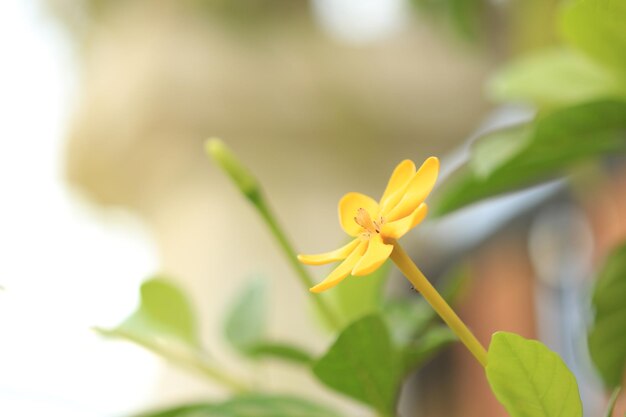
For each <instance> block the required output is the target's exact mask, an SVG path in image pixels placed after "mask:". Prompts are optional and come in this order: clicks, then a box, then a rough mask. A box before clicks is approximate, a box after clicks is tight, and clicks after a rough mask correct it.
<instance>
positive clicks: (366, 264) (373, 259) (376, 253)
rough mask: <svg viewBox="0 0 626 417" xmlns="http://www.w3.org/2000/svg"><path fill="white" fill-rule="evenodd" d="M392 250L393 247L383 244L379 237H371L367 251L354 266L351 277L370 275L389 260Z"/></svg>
mask: <svg viewBox="0 0 626 417" xmlns="http://www.w3.org/2000/svg"><path fill="white" fill-rule="evenodd" d="M392 250H393V245H387V244H385V243H384V242H383V239H382V238H381V237H380V235H378V234H376V235H374V236H372V237H371V238H370V240H369V244H368V245H367V251H365V254H364V255H363V256H362V257H361V259H359V262H358V263H357V264H356V265H355V266H354V269H353V270H352V275H355V276H363V275H368V274H371V273H372V272H374V271H375V270H377V269H378V268H379V267H380V266H381V265H382V264H383V263H384V262H385V261H386V260H387V258H389V255H391V251H392Z"/></svg>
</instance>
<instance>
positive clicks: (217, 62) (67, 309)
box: [0, 0, 626, 417]
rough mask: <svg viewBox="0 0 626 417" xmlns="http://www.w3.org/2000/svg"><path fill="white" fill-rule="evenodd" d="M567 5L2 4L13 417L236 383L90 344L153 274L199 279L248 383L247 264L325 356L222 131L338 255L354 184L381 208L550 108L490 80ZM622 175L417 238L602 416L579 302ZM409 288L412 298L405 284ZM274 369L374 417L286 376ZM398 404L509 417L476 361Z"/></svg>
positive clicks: (6, 347) (141, 401)
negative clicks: (402, 171)
mask: <svg viewBox="0 0 626 417" xmlns="http://www.w3.org/2000/svg"><path fill="white" fill-rule="evenodd" d="M556 3H557V2H556V1H552V0H525V1H522V0H519V1H516V0H502V1H495V0H494V1H487V0H446V1H443V0H442V1H428V0H414V1H408V0H360V1H354V0H309V1H304V0H255V1H250V0H245V1H244V0H232V1H208V0H184V1H181V0H132V1H111V0H109V1H102V0H39V1H35V0H29V1H19V0H4V1H3V2H2V3H1V4H0V34H1V36H0V45H1V48H0V51H1V54H2V55H1V58H0V59H1V60H2V69H1V72H0V75H1V76H0V114H2V115H3V117H2V118H1V122H0V137H2V139H1V140H2V143H3V147H2V149H3V151H2V153H1V154H0V188H1V189H2V202H3V203H2V209H1V210H0V254H1V255H0V285H2V287H3V288H4V290H3V291H2V292H0V414H2V415H7V416H34V415H41V414H44V413H45V414H46V415H53V416H54V415H58V416H98V417H100V416H114V415H115V416H117V415H124V414H128V413H132V412H136V411H138V410H143V409H146V408H154V407H158V406H164V405H169V404H175V403H179V402H182V401H187V400H195V399H198V398H207V397H216V398H219V397H220V395H223V393H222V392H220V390H219V389H217V388H215V387H213V386H211V385H210V384H207V383H206V382H205V381H203V380H201V379H199V378H197V377H196V376H194V375H190V374H187V373H185V372H183V371H181V370H179V369H176V368H174V367H172V366H170V365H167V364H166V363H164V362H163V361H161V360H159V359H158V358H156V357H155V356H153V355H151V354H150V353H147V352H145V351H143V350H142V349H140V348H139V347H136V346H134V345H131V344H127V343H122V342H117V341H110V340H105V339H103V338H102V337H100V336H98V335H97V334H96V333H94V332H93V331H91V330H90V327H92V326H95V325H99V326H107V325H114V324H116V323H117V322H119V321H121V320H122V319H123V318H124V317H125V316H127V315H128V314H129V312H131V311H132V310H133V308H134V306H135V305H136V302H137V289H138V287H139V284H140V282H141V281H142V280H143V279H145V278H147V277H148V276H150V275H151V274H153V273H156V272H160V273H164V274H166V275H167V276H169V277H172V279H175V280H177V282H179V283H180V285H181V286H182V287H183V288H184V289H185V290H186V291H188V293H189V294H190V295H191V298H192V301H193V303H194V305H195V306H196V307H197V310H198V312H199V314H200V316H201V317H202V318H203V321H202V334H203V339H204V340H205V341H206V343H207V345H209V346H210V347H211V349H212V351H213V352H214V353H215V355H216V356H217V357H219V358H220V360H221V361H223V362H224V363H226V364H227V365H228V366H229V367H230V368H232V369H234V370H236V371H237V372H241V373H244V372H246V371H245V369H243V368H242V367H241V363H240V361H239V360H238V359H237V357H235V356H233V354H232V353H231V352H229V351H228V349H227V348H226V347H225V346H223V343H224V342H223V341H221V338H220V336H219V335H220V332H221V328H220V318H221V317H223V315H224V314H225V312H226V310H227V308H228V300H229V299H231V298H232V296H233V295H234V294H235V293H236V291H237V290H238V289H239V288H240V287H241V285H242V283H243V282H244V281H245V280H247V279H249V278H250V277H252V276H258V275H262V276H266V277H269V278H270V280H271V281H272V309H271V328H270V332H271V333H272V334H273V335H275V336H277V337H279V338H280V337H288V338H290V339H296V340H299V341H301V343H303V344H305V345H307V346H309V347H310V348H311V350H314V351H318V352H319V351H321V350H323V348H324V347H325V346H326V345H327V343H328V338H327V336H325V334H324V332H323V331H322V330H320V329H319V328H316V327H311V322H310V320H309V318H308V317H309V316H310V311H309V309H308V308H306V307H305V306H306V305H307V300H306V297H308V295H307V294H306V293H305V292H303V291H302V290H301V288H300V286H299V285H298V283H297V281H296V280H295V279H292V278H293V277H292V272H291V271H290V270H289V267H288V265H287V264H286V263H285V261H284V259H283V258H282V257H281V255H280V253H279V250H278V248H277V247H276V245H275V243H274V241H273V240H272V238H271V236H269V235H268V233H267V231H266V229H265V228H264V226H263V225H262V224H261V223H260V222H259V220H258V218H257V216H256V213H254V211H253V210H252V209H251V208H250V207H249V206H248V205H247V204H246V202H245V201H244V200H243V199H242V198H241V195H240V194H239V193H238V191H237V190H236V189H235V188H234V187H233V186H232V184H231V183H230V182H229V181H228V179H227V178H225V176H224V175H223V173H221V172H220V171H219V170H218V169H217V168H216V167H215V166H214V165H213V164H211V163H210V161H208V160H207V158H206V156H205V154H204V152H203V143H204V141H205V140H206V138H207V137H210V136H218V137H221V138H223V139H224V141H225V142H226V143H227V144H228V145H229V146H230V147H231V148H232V149H233V150H234V151H235V152H236V153H237V154H238V155H239V156H240V157H241V159H242V160H243V161H245V162H246V164H247V165H248V166H249V167H250V169H251V170H252V171H253V172H254V173H255V174H256V175H257V177H258V178H259V179H260V180H261V181H262V183H263V186H264V189H265V191H266V194H267V195H268V197H269V199H270V201H271V203H272V206H273V207H274V208H275V210H276V212H277V214H278V215H279V217H280V219H281V223H282V224H283V225H284V226H285V227H286V229H287V230H288V231H289V235H290V237H291V238H292V240H293V241H294V242H295V245H296V247H297V248H298V249H299V250H302V251H304V252H317V251H323V250H326V249H328V248H331V247H333V246H335V244H336V243H338V242H341V239H342V238H343V236H342V231H341V230H340V228H339V227H338V224H337V222H336V220H335V218H336V214H335V209H336V202H337V201H338V199H339V198H340V197H341V195H343V193H345V192H346V191H349V190H358V191H361V192H364V193H366V194H370V195H377V193H378V192H379V190H382V189H383V187H384V183H385V181H386V179H387V178H388V175H389V173H390V171H391V170H392V169H393V167H394V166H395V164H396V163H397V162H398V161H400V160H401V159H404V158H411V159H414V160H416V161H420V160H423V159H425V158H426V157H428V156H430V155H438V156H440V157H441V158H442V160H443V175H444V176H445V175H447V173H449V172H450V171H451V170H452V169H453V168H454V167H455V166H456V165H458V163H459V161H462V160H463V158H464V155H465V153H466V149H467V144H468V143H469V141H471V139H472V138H473V137H475V136H476V135H477V134H478V133H479V132H481V131H484V130H485V129H488V128H490V127H493V126H500V125H505V124H509V123H515V122H519V121H523V120H527V119H528V118H530V117H532V115H533V114H534V109H533V108H532V107H531V106H528V105H525V104H523V103H509V104H505V105H503V104H499V103H495V102H494V101H492V100H490V97H489V94H488V91H487V87H486V86H487V85H488V82H489V79H490V76H491V75H492V74H493V72H494V71H495V70H496V69H497V68H499V67H500V66H502V64H503V63H504V62H507V60H509V59H510V58H511V57H514V56H518V55H520V54H523V53H526V52H529V51H533V50H535V49H537V48H540V47H543V46H546V45H550V44H552V43H554V42H556V41H557V39H556V35H555V34H554V28H553V24H552V23H551V22H552V18H553V15H554V11H555V9H556V6H557V4H556ZM622 174H623V173H622ZM625 178H626V175H620V174H619V170H618V173H617V174H616V175H615V176H614V177H611V178H607V179H606V180H605V181H604V182H602V186H601V187H598V188H596V189H595V190H594V192H593V195H588V196H584V198H578V197H580V196H576V198H573V197H572V195H571V193H569V192H564V191H563V187H562V186H561V185H562V184H559V183H551V184H548V185H547V186H544V187H541V188H539V189H533V190H531V191H530V192H526V193H525V194H523V195H521V196H520V195H517V196H514V197H511V198H509V199H508V200H506V201H498V202H497V203H488V204H483V205H481V206H480V207H478V208H475V209H472V210H471V211H465V212H462V213H460V214H458V215H454V216H450V218H445V219H444V220H443V221H439V222H436V223H434V222H433V223H430V224H427V225H425V226H424V227H423V228H420V230H419V232H417V233H414V234H413V235H412V236H409V237H407V238H406V246H407V247H408V248H410V249H411V251H412V253H413V254H414V256H415V258H416V260H417V261H419V262H418V263H419V264H420V265H421V266H422V267H423V268H424V270H425V271H426V272H427V275H430V276H433V277H438V276H440V275H442V274H443V273H444V272H445V270H446V269H447V266H449V265H451V264H452V263H454V261H455V260H456V259H458V258H460V257H462V256H463V257H467V258H468V259H470V270H471V274H472V276H473V277H474V278H475V279H472V280H470V281H471V285H470V286H469V288H467V290H466V294H465V297H463V301H462V305H461V306H460V309H461V312H462V315H463V316H464V317H467V320H468V322H469V323H470V326H471V327H472V328H473V329H474V330H475V331H476V333H477V335H478V337H479V338H480V339H481V340H483V341H484V342H487V341H488V340H489V335H490V334H491V332H493V331H494V330H496V329H506V330H511V331H516V332H519V333H520V334H522V335H524V336H527V337H534V338H541V339H542V340H544V342H546V343H547V344H548V345H549V346H550V347H551V348H553V349H555V350H557V351H558V352H559V353H560V354H561V355H563V357H564V358H565V360H566V362H568V364H570V365H571V366H572V367H573V368H574V369H573V371H574V372H575V373H576V374H577V376H579V377H582V378H584V380H585V381H588V383H584V384H581V391H582V395H583V401H584V402H585V405H586V407H587V411H588V412H589V413H590V414H589V415H597V413H598V412H599V411H598V410H601V409H602V407H603V404H604V401H605V399H604V396H603V394H602V391H601V389H600V388H599V384H598V382H597V381H596V380H595V379H594V377H593V375H592V371H591V369H590V367H589V366H585V365H584V364H583V365H576V366H574V365H573V364H574V363H579V362H576V361H574V358H575V357H576V356H578V355H579V352H578V350H580V349H584V346H581V344H580V341H579V342H576V341H577V340H579V339H580V337H581V334H583V333H584V323H585V320H586V318H585V317H586V316H585V314H586V313H585V308H586V307H585V305H584V303H585V301H584V295H583V293H584V291H585V289H586V288H587V287H588V286H589V278H590V276H591V275H592V274H591V271H592V269H593V266H594V264H595V263H597V262H598V260H599V259H601V258H602V257H603V256H604V254H605V253H606V251H607V250H608V249H609V248H610V247H611V246H612V245H613V244H614V243H615V242H617V241H619V240H621V239H623V238H624V236H626V219H625V217H626V216H625V214H624V213H626V210H625V209H626V201H625V200H624V197H623V196H624V195H626V193H624V189H625V188H626V179H625ZM574 200H575V203H574ZM581 201H582V203H581ZM598 201H602V202H603V204H598ZM585 202H588V204H585ZM592 202H595V204H592ZM564 260H565V261H564ZM564 265H568V266H567V268H565V267H564ZM316 272H319V275H318V276H319V277H320V278H321V277H322V274H323V271H316ZM390 285H391V287H392V288H390V291H396V292H404V291H410V289H409V288H407V285H406V284H405V283H404V282H403V280H401V279H400V278H399V276H396V275H394V277H393V279H392V280H391V284H390ZM485 300H489V301H488V302H486V301H485ZM581 306H582V307H581ZM255 372H256V374H257V377H259V378H262V379H263V381H264V384H266V386H268V387H270V388H271V389H275V390H276V391H280V392H289V393H300V394H302V393H310V395H312V396H314V397H316V398H321V399H324V400H325V401H327V402H328V403H330V404H333V405H335V406H337V407H338V408H340V409H344V410H347V411H348V412H349V413H352V415H365V414H363V413H364V412H365V411H364V410H363V409H361V408H360V407H359V406H357V405H355V404H354V403H352V402H351V401H348V400H346V399H343V398H340V397H338V396H336V395H333V394H330V393H329V392H328V391H327V390H325V389H323V388H322V387H321V386H320V385H319V384H317V383H315V381H313V379H312V378H311V377H310V376H308V375H302V374H301V373H299V372H295V371H294V370H293V369H291V368H289V367H288V366H280V365H272V366H262V367H259V368H258V369H257V370H256V371H255ZM450 398H455V401H450ZM401 404H402V410H403V413H405V415H407V416H409V415H419V416H433V417H434V416H441V415H447V416H453V415H463V416H465V417H474V416H476V417H479V416H480V417H491V416H493V417H495V416H505V415H506V414H505V412H504V410H503V409H502V408H501V406H500V405H498V404H497V403H496V402H495V399H494V398H493V397H492V394H491V393H490V392H489V390H488V387H487V386H486V382H485V381H484V378H483V377H482V375H481V369H480V368H478V367H477V366H476V365H475V364H473V363H472V358H471V357H469V356H468V355H466V354H465V352H464V351H463V350H462V349H460V348H459V349H456V348H455V349H452V350H450V351H447V352H446V353H445V354H444V355H442V356H441V357H440V358H439V359H437V360H435V361H434V362H433V363H432V364H431V365H429V367H427V368H426V369H425V370H423V371H422V372H421V374H420V376H419V377H415V378H413V379H411V381H410V383H409V384H408V385H407V387H406V388H405V391H404V392H403V396H402V402H401ZM622 412H623V411H622Z"/></svg>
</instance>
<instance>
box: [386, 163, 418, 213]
mask: <svg viewBox="0 0 626 417" xmlns="http://www.w3.org/2000/svg"><path fill="white" fill-rule="evenodd" d="M414 174H415V164H414V163H413V161H411V160H409V159H405V160H404V161H402V162H400V163H399V164H398V166H396V168H395V169H394V170H393V173H392V174H391V178H389V182H388V183H387V188H385V192H384V193H383V196H382V197H381V198H380V207H381V210H383V211H384V210H385V209H386V208H389V209H391V208H393V206H395V205H396V204H397V203H398V201H399V200H400V198H402V195H403V193H404V190H405V189H406V186H407V185H408V184H409V181H411V178H412V177H413V175H414Z"/></svg>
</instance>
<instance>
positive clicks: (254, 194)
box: [205, 138, 340, 329]
mask: <svg viewBox="0 0 626 417" xmlns="http://www.w3.org/2000/svg"><path fill="white" fill-rule="evenodd" d="M205 149H206V152H207V154H208V155H209V156H210V157H211V158H213V160H215V162H217V164H218V165H219V166H220V168H222V169H223V170H224V171H225V172H226V173H227V174H228V176H230V178H231V179H232V180H233V182H234V183H235V185H236V186H237V188H239V190H240V191H241V193H242V194H243V195H244V196H245V197H246V198H247V199H248V200H249V201H250V203H252V205H254V207H255V208H256V209H257V210H258V211H259V214H260V215H261V217H262V218H263V220H265V224H267V226H268V227H269V229H270V232H272V234H273V235H274V237H275V238H276V240H277V241H278V244H279V245H280V247H281V249H282V250H283V252H284V254H285V256H286V257H287V261H288V262H289V264H290V265H291V267H292V268H293V269H294V270H295V271H296V275H297V276H298V279H299V280H300V282H301V283H302V285H304V287H305V290H306V291H307V293H308V291H309V288H311V287H313V286H314V285H315V283H314V282H313V279H312V278H311V276H310V275H309V274H308V273H307V271H306V269H304V267H303V266H302V264H301V263H300V262H298V255H297V254H296V251H295V250H294V249H293V246H292V245H291V243H290V242H289V239H287V236H286V235H285V233H284V232H283V229H282V228H281V227H280V225H279V224H278V221H277V220H276V216H275V215H274V213H272V211H271V210H270V208H269V206H268V204H267V203H266V200H265V198H264V196H263V192H262V190H261V185H260V184H259V182H258V181H257V179H256V177H255V176H254V175H252V173H251V172H250V171H249V170H248V168H247V167H246V166H245V165H244V164H242V163H241V161H239V159H238V158H237V157H236V156H235V154H233V153H232V152H231V151H230V149H228V147H227V146H226V145H225V144H224V142H222V141H221V140H219V139H217V138H212V139H209V140H207V142H206V144H205ZM313 302H314V303H315V304H316V306H317V308H318V309H319V311H320V313H321V314H322V315H323V316H324V318H325V319H326V321H327V322H328V324H330V325H331V326H332V327H333V328H335V329H339V328H340V321H339V320H338V318H337V316H336V315H335V313H334V312H333V310H332V309H331V308H330V306H329V305H328V304H326V302H325V301H324V299H323V298H322V297H313Z"/></svg>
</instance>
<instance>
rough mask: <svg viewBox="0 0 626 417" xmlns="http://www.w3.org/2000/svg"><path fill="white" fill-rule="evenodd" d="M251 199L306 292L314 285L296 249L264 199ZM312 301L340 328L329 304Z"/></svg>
mask: <svg viewBox="0 0 626 417" xmlns="http://www.w3.org/2000/svg"><path fill="white" fill-rule="evenodd" d="M251 200H252V203H253V204H254V205H255V207H256V208H257V209H258V210H259V213H260V214H261V217H262V218H263V220H265V223H266V224H267V227H268V228H269V229H270V232H271V233H272V234H273V235H274V237H275V238H276V240H277V241H278V244H279V246H280V248H281V249H282V250H283V252H284V254H285V256H286V258H287V261H288V262H289V264H290V265H291V267H292V268H293V269H294V271H295V272H296V275H297V277H298V279H299V280H300V282H301V283H302V285H303V286H304V288H305V289H306V291H307V293H308V291H309V288H311V287H313V286H314V285H315V282H314V281H313V279H312V278H311V276H310V275H309V273H308V272H307V271H306V269H305V268H304V266H303V265H302V264H301V263H300V262H299V261H298V255H297V253H296V251H295V250H294V248H293V246H292V245H291V242H289V239H288V238H287V236H286V235H285V233H284V232H283V230H282V228H281V227H280V225H279V224H278V221H277V220H276V216H274V214H273V213H272V211H271V210H270V208H269V207H268V205H267V204H266V202H265V200H264V199H263V198H262V197H261V196H260V195H258V196H257V198H255V199H251ZM313 302H314V303H315V305H316V307H317V308H318V309H319V311H320V312H321V313H322V314H323V315H324V318H325V319H326V321H327V322H328V323H329V324H330V325H331V326H332V327H333V328H335V329H339V328H340V322H339V319H338V318H337V316H336V315H335V313H334V311H333V310H332V309H331V308H330V306H329V305H328V304H327V303H326V301H325V300H324V298H323V297H313Z"/></svg>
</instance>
